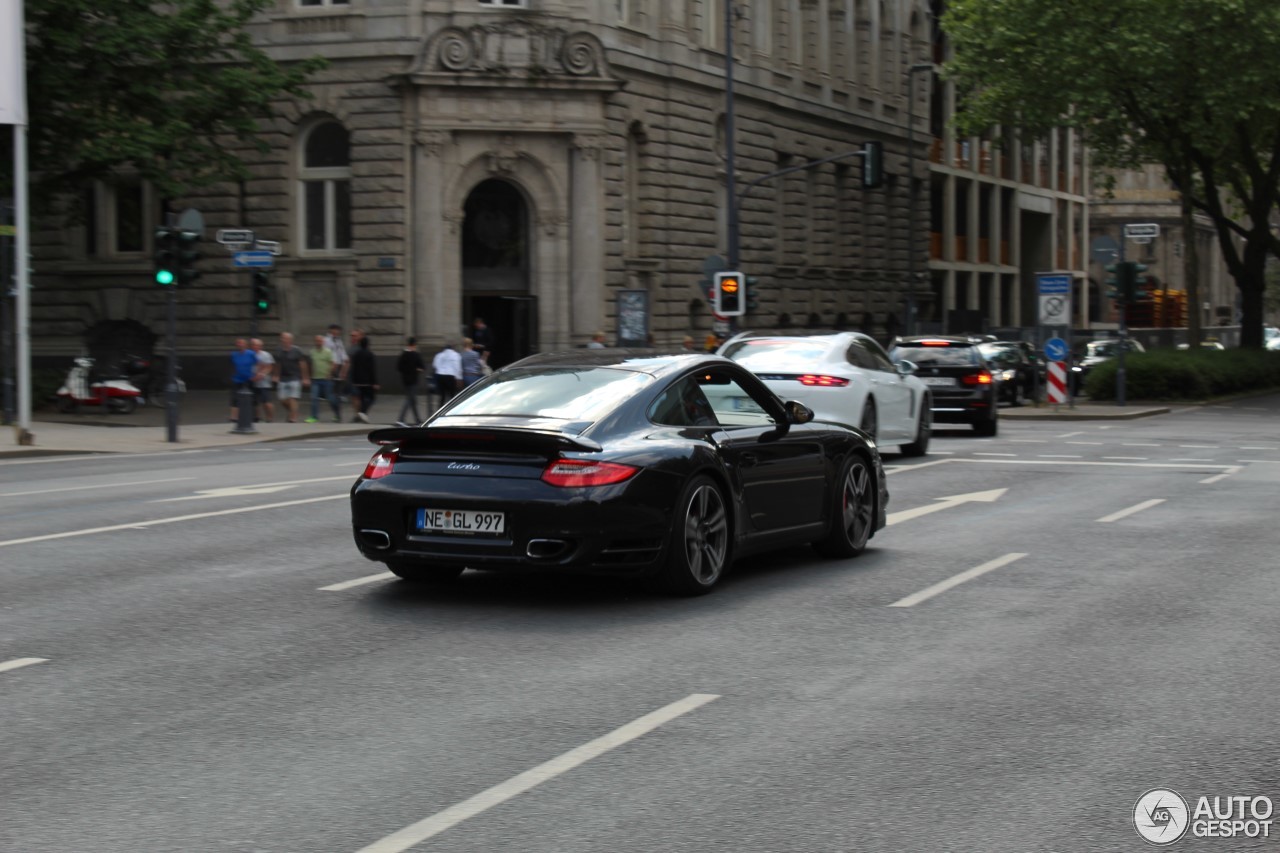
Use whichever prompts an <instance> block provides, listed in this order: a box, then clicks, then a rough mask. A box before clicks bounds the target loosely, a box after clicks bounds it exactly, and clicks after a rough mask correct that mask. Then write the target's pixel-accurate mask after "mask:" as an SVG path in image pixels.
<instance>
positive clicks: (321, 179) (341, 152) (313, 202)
mask: <svg viewBox="0 0 1280 853" xmlns="http://www.w3.org/2000/svg"><path fill="white" fill-rule="evenodd" d="M300 159H301V168H300V169H299V170H298V179H299V180H298V184H299V186H298V194H299V199H298V203H299V207H300V208H301V210H302V238H303V240H302V245H303V248H304V249H306V250H309V251H332V250H334V249H350V248H351V138H350V136H349V135H348V134H347V129H346V128H345V127H343V126H342V125H341V124H339V123H338V122H336V121H326V122H323V123H321V124H317V125H316V126H315V127H313V128H311V129H310V130H309V131H307V133H306V135H305V136H304V137H303V139H302V156H301V158H300Z"/></svg>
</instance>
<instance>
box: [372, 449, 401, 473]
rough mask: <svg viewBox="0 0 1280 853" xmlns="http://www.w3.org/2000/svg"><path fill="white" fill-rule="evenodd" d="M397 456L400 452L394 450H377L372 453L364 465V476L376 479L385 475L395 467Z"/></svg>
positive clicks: (398, 456)
mask: <svg viewBox="0 0 1280 853" xmlns="http://www.w3.org/2000/svg"><path fill="white" fill-rule="evenodd" d="M399 458H400V454H399V453H397V452H396V451H394V450H379V451H378V452H377V453H375V454H373V458H372V459H370V460H369V464H368V465H366V466H364V478H365V479H366V480H378V479H381V478H382V477H385V476H387V475H388V474H390V473H391V472H392V470H393V469H394V468H395V467H396V460H397V459H399Z"/></svg>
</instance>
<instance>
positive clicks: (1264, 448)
mask: <svg viewBox="0 0 1280 853" xmlns="http://www.w3.org/2000/svg"><path fill="white" fill-rule="evenodd" d="M1236 449H1237V450H1280V447H1254V446H1252V445H1245V446H1242V447H1237V448H1236Z"/></svg>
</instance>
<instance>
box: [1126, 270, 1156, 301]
mask: <svg viewBox="0 0 1280 853" xmlns="http://www.w3.org/2000/svg"><path fill="white" fill-rule="evenodd" d="M1129 266H1131V267H1133V273H1132V278H1133V293H1132V294H1131V296H1130V298H1129V301H1130V302H1137V301H1139V300H1142V299H1150V298H1151V294H1150V292H1148V291H1147V283H1148V279H1147V277H1146V276H1145V275H1144V273H1145V272H1146V271H1147V265H1146V264H1129Z"/></svg>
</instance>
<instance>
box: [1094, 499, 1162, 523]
mask: <svg viewBox="0 0 1280 853" xmlns="http://www.w3.org/2000/svg"><path fill="white" fill-rule="evenodd" d="M1164 501H1165V499H1164V498H1152V499H1151V500H1149V501H1143V502H1142V503H1140V504H1134V505H1133V506H1131V507H1129V508H1128V509H1122V510H1120V511H1119V512H1113V513H1111V515H1104V516H1103V517H1102V518H1099V519H1098V521H1100V522H1102V523H1103V524H1110V523H1111V522H1113V521H1119V520H1120V519H1122V518H1128V517H1129V516H1131V515H1133V514H1134V513H1135V512H1142V511H1143V510H1144V509H1151V508H1152V507H1153V506H1159V505H1160V504H1162V503H1164Z"/></svg>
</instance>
